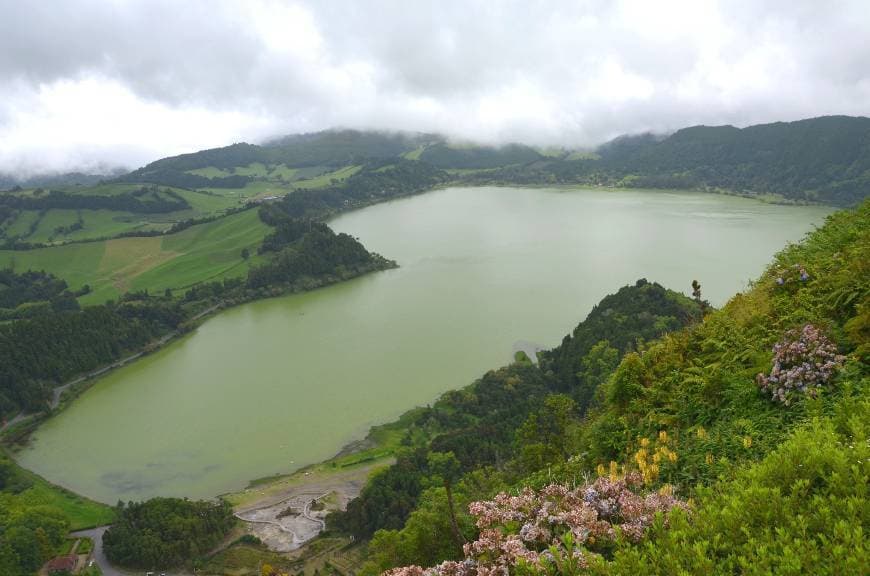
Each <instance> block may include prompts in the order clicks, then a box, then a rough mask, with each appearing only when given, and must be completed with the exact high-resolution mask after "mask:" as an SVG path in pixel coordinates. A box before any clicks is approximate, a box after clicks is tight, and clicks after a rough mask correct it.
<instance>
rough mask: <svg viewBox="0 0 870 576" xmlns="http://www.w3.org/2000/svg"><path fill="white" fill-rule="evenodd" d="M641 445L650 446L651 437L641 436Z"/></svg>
mask: <svg viewBox="0 0 870 576" xmlns="http://www.w3.org/2000/svg"><path fill="white" fill-rule="evenodd" d="M640 445H641V446H643V447H644V448H646V447H647V446H649V438H641V439H640Z"/></svg>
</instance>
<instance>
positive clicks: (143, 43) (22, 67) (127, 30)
mask: <svg viewBox="0 0 870 576" xmlns="http://www.w3.org/2000/svg"><path fill="white" fill-rule="evenodd" d="M762 4H763V6H762ZM0 13H2V14H3V18H2V19H0V86H2V87H3V95H2V96H0V171H4V170H5V171H16V172H20V173H25V172H33V171H39V170H47V169H54V170H66V169H76V168H82V167H84V168H88V167H97V166H105V165H112V164H123V165H127V166H137V165H140V164H142V163H145V162H147V161H150V160H153V159H155V158H158V157H161V156H165V155H169V154H177V153H181V152H187V151H192V150H197V149H201V148H207V147H214V146H221V145H225V144H229V143H231V142H234V141H241V140H246V141H257V140H261V139H264V138H267V137H269V136H273V135H278V134H283V133H290V132H300V131H314V130H320V129H325V128H329V127H333V126H344V127H355V128H378V129H391V130H409V131H428V132H442V133H446V134H448V135H451V136H454V137H457V138H463V139H470V140H478V141H485V142H504V141H509V140H522V141H526V142H532V143H539V144H559V145H566V146H590V145H594V144H597V143H600V142H602V141H604V140H607V139H609V138H612V137H614V136H616V135H618V134H622V133H634V132H644V131H649V130H652V131H659V132H664V131H668V130H672V129H675V128H679V127H682V126H686V125H692V124H698V123H705V124H723V123H730V124H736V125H748V124H753V123H758V122H766V121H774V120H793V119H798V118H804V117H810V116H818V115H823V114H853V115H866V114H868V113H870V110H868V108H870V104H868V103H870V44H868V43H867V42H866V38H867V37H868V36H870V3H867V2H865V1H864V0H856V1H843V2H826V3H820V2H816V1H814V0H810V1H806V2H800V1H789V2H765V3H758V2H752V1H749V0H746V1H742V2H737V1H734V2H724V1H723V2H714V1H703V0H691V1H661V2H655V3H652V2H646V1H642V0H637V1H623V2H609V1H603V0H602V1H597V0H591V1H586V2H577V1H565V2H540V3H538V2H529V1H528V0H526V1H524V2H510V1H504V2H491V1H471V2H469V1H465V2H452V1H440V2H400V1H372V2H353V1H332V2H279V1H277V0H254V1H246V2H229V1H204V0H191V1H188V2H181V3H180V2H170V1H165V0H157V1H149V2H144V1H143V2H137V1H125V0H113V1H110V0H107V1H102V2H98V1H94V0H68V1H58V2H51V3H47V2H18V1H16V0H0Z"/></svg>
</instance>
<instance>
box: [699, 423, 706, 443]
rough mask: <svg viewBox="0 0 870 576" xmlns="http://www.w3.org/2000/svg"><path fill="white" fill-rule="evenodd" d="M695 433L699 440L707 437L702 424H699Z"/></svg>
mask: <svg viewBox="0 0 870 576" xmlns="http://www.w3.org/2000/svg"><path fill="white" fill-rule="evenodd" d="M696 433H697V435H698V439H699V440H706V439H707V431H706V430H704V427H703V426H699V427H698V431H697V432H696Z"/></svg>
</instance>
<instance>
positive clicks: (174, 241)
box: [0, 210, 269, 304]
mask: <svg viewBox="0 0 870 576" xmlns="http://www.w3.org/2000/svg"><path fill="white" fill-rule="evenodd" d="M268 231H269V227H268V226H266V225H265V224H263V223H262V222H261V221H260V219H259V217H258V215H257V211H256V210H247V211H245V212H241V213H238V214H233V215H230V216H227V217H225V218H221V219H219V220H216V221H214V222H209V223H206V224H199V225H196V226H191V227H190V228H187V229H186V230H182V231H181V232H178V233H176V234H170V235H167V236H153V237H142V238H115V239H111V240H104V241H97V242H86V243H79V244H67V245H63V246H54V247H50V248H38V249H35V250H17V251H12V250H0V266H4V267H5V266H12V267H13V268H14V269H15V270H28V269H31V270H45V271H46V272H51V273H53V274H56V275H57V276H59V277H61V278H63V279H64V280H66V281H67V282H68V283H69V285H70V287H71V288H72V289H74V290H77V289H79V288H81V287H82V286H84V285H85V284H87V285H89V286H90V287H91V293H90V294H87V295H85V296H83V297H82V298H81V302H82V303H83V304H98V303H101V302H104V301H105V300H107V299H113V298H117V297H118V296H120V295H121V294H122V293H123V292H126V291H128V290H146V289H147V290H149V291H151V292H158V291H159V292H163V291H164V290H166V289H167V288H169V289H171V290H183V289H186V288H189V287H190V286H192V285H194V284H197V283H199V282H204V281H209V280H216V279H221V278H225V277H234V276H242V275H244V274H245V273H247V270H248V269H249V268H250V266H251V265H253V264H256V263H258V262H259V261H260V260H261V259H260V258H259V257H258V256H256V255H255V254H256V247H257V245H258V244H259V243H260V241H261V240H262V239H263V237H264V236H265V235H266V234H267V233H268ZM243 248H248V249H249V250H250V251H251V253H252V256H251V257H250V258H249V259H248V260H244V259H243V258H242V256H241V251H242V249H243Z"/></svg>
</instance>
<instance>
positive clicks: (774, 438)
mask: <svg viewBox="0 0 870 576" xmlns="http://www.w3.org/2000/svg"><path fill="white" fill-rule="evenodd" d="M868 278H870V201H865V202H864V203H863V204H862V205H861V206H859V207H858V208H856V209H855V210H853V211H843V212H838V213H836V214H834V215H832V216H831V217H830V218H829V219H828V221H827V222H826V224H825V225H824V226H823V227H822V228H820V229H818V230H816V231H815V232H813V233H811V234H810V235H808V237H807V238H806V239H805V240H804V241H803V242H801V243H800V244H797V245H793V246H789V247H788V248H786V249H785V250H783V251H782V252H781V253H780V254H779V255H778V256H777V257H776V258H775V260H774V262H773V263H772V264H771V266H770V267H769V268H768V270H767V271H766V272H765V273H764V275H763V276H762V277H761V278H760V279H758V280H757V281H756V282H755V283H754V284H753V285H752V287H751V288H750V289H749V290H747V291H746V292H745V293H742V294H738V295H736V296H735V297H734V298H732V299H731V301H729V302H728V303H727V305H726V306H725V307H724V308H722V309H721V310H718V311H709V310H708V313H707V314H706V316H705V317H704V319H703V321H702V322H698V323H694V324H691V325H689V326H688V327H686V328H682V329H677V330H675V331H670V332H669V333H668V334H666V335H665V336H663V337H661V338H659V339H658V340H647V341H646V342H645V343H644V342H638V341H637V339H636V338H635V339H634V340H632V338H631V337H632V336H634V335H638V336H640V335H641V334H642V333H643V332H644V330H643V329H641V330H640V331H638V328H642V326H643V323H642V322H641V320H642V319H643V318H644V317H645V318H646V322H647V324H646V325H647V326H649V327H650V328H653V327H655V328H656V329H658V330H661V331H668V330H674V329H675V328H677V326H678V325H677V324H669V322H680V320H679V319H680V318H683V320H682V322H686V321H691V317H692V315H691V312H690V311H691V306H690V305H689V304H692V302H686V301H685V299H683V300H680V297H677V296H671V295H669V293H668V292H666V291H663V289H660V288H655V285H649V284H644V283H639V285H638V286H636V287H629V288H624V289H623V290H620V292H618V293H617V294H615V295H613V296H609V297H608V298H606V299H605V300H604V301H602V303H601V304H600V305H599V306H598V307H596V309H595V311H593V313H591V314H590V316H589V318H587V320H585V321H584V322H583V323H581V324H580V325H579V326H578V328H577V329H576V330H575V331H574V332H573V334H572V335H571V336H569V337H566V339H565V341H564V342H563V343H562V345H561V346H560V347H559V348H557V349H556V350H554V351H551V352H549V353H545V354H544V355H543V356H542V359H541V361H540V365H539V366H533V365H529V364H523V363H520V364H515V365H512V366H510V367H506V368H503V369H501V370H499V371H495V372H491V373H489V374H487V375H486V376H484V378H482V379H481V380H480V381H479V382H477V383H475V384H474V385H473V386H472V387H470V388H468V389H465V390H461V391H456V392H450V393H447V394H445V395H444V396H443V397H442V398H441V399H440V400H439V401H438V402H436V403H435V404H434V405H433V406H432V408H430V409H429V410H428V411H424V412H423V415H422V416H418V417H417V420H416V421H415V423H414V424H413V425H411V426H409V428H408V430H407V434H406V439H405V440H404V442H403V443H404V444H405V445H406V446H407V447H408V448H407V452H406V453H405V454H404V455H400V456H399V458H398V461H397V463H396V465H394V466H393V467H392V468H390V469H388V470H387V471H385V472H383V473H381V474H380V475H377V476H375V477H374V478H373V479H372V480H371V481H370V483H369V485H368V486H367V487H366V488H365V489H364V490H363V492H362V495H361V497H360V499H358V500H357V501H354V502H352V503H351V505H350V506H349V507H348V512H347V513H345V514H342V515H338V516H335V517H333V518H332V525H333V526H334V527H335V528H337V529H340V530H348V531H350V532H352V533H355V534H357V535H358V536H365V535H366V534H371V533H372V532H373V531H374V530H375V528H379V530H377V531H374V535H373V537H372V540H371V542H370V544H369V546H368V551H369V552H368V562H367V564H366V565H365V567H364V568H363V570H362V572H363V573H365V574H370V573H376V572H378V571H381V570H384V569H388V568H391V567H394V566H397V565H415V564H416V565H423V566H426V565H436V564H438V563H439V562H442V561H445V560H447V561H453V560H458V561H461V562H459V563H458V564H457V563H452V562H448V563H446V564H441V565H439V566H437V567H436V568H435V569H434V571H433V573H434V574H468V575H471V574H475V573H478V572H476V571H477V569H478V568H484V569H486V570H493V569H504V570H509V571H510V572H511V573H514V572H515V573H521V574H524V573H527V574H554V573H559V574H734V573H751V574H756V573H757V574H769V573H776V574H804V573H813V574H858V573H861V570H863V567H866V566H867V562H868V547H867V543H866V533H867V530H868V527H870V500H868V496H870V494H868V490H870V460H868V457H870V443H868V442H870V395H868V393H870V390H868V384H870V372H868V363H867V361H868V354H870V329H868V327H870V283H868V281H867V279H868ZM651 286H652V288H650V287H651ZM638 290H640V291H643V290H647V291H648V294H647V295H646V296H641V294H642V293H643V292H640V293H639V292H638ZM698 300H699V301H700V296H698ZM696 304H697V305H699V306H703V302H702V301H700V302H696ZM643 309H646V310H643ZM644 312H645V313H646V315H645V316H644ZM599 318H609V319H610V321H611V322H610V325H609V326H608V324H607V323H606V322H599V320H598V319H599ZM669 319H672V320H669ZM633 322H641V323H640V324H637V325H633V324H632V323H633ZM618 327H624V330H625V331H624V332H621V331H620V328H618ZM606 330H610V332H609V333H605V331H606ZM598 338H601V339H600V340H597V339H598ZM604 338H606V339H604ZM596 340H597V341H596ZM631 341H634V342H636V344H635V345H634V346H626V344H625V343H626V342H631ZM626 351H628V352H627V353H625V354H624V355H622V353H624V352H626ZM620 355H622V359H621V360H619V356H620ZM520 399H521V400H520ZM582 399H588V401H587V403H586V404H585V405H584V403H583V401H582ZM578 400H579V401H578ZM505 408H507V409H508V410H507V411H505ZM490 414H491V415H492V417H491V419H488V418H487V415H490ZM433 455H434V456H433ZM451 460H452V461H454V463H455V464H454V465H453V467H452V468H451V467H449V466H448V467H445V465H444V462H450V461H451ZM498 493H503V495H501V496H497V494H498ZM475 501H479V502H480V503H479V504H474V505H471V503H473V502H475ZM560 510H561V511H563V512H559V511H560ZM453 516H455V522H454V521H453V520H452V519H451V518H452V517H453ZM463 542H468V544H466V545H465V548H464V550H463V547H462V544H463ZM545 551H546V553H545ZM571 558H573V559H574V560H573V561H572V560H571ZM395 574H403V575H404V574H408V575H411V574H420V569H419V568H414V567H411V568H402V569H399V570H397V571H396V572H395Z"/></svg>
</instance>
